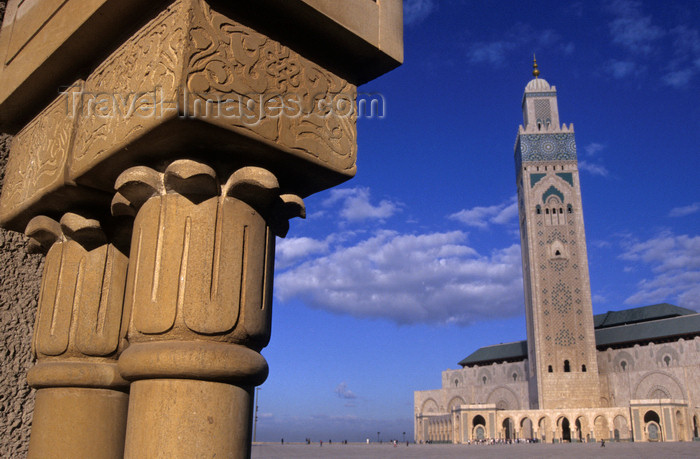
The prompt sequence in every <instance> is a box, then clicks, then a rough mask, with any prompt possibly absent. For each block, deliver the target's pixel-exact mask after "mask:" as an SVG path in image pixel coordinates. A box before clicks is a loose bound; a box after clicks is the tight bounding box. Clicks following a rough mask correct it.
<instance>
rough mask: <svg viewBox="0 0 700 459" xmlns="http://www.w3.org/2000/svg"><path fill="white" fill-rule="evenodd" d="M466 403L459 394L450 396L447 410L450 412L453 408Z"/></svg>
mask: <svg viewBox="0 0 700 459" xmlns="http://www.w3.org/2000/svg"><path fill="white" fill-rule="evenodd" d="M466 404H467V402H465V401H464V399H463V398H462V397H460V396H459V395H455V396H454V397H452V398H451V399H450V402H449V403H448V404H447V411H448V412H452V409H453V408H456V407H458V406H460V405H466Z"/></svg>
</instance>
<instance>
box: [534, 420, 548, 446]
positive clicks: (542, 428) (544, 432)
mask: <svg viewBox="0 0 700 459" xmlns="http://www.w3.org/2000/svg"><path fill="white" fill-rule="evenodd" d="M537 430H538V434H539V437H540V440H542V442H543V443H545V442H547V441H549V440H551V437H550V435H551V434H550V432H551V426H550V423H549V418H548V417H546V416H544V417H542V418H540V420H539V422H538V423H537Z"/></svg>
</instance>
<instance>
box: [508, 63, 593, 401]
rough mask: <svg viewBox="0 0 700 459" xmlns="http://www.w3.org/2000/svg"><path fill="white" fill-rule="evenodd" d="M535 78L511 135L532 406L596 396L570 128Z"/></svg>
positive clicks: (550, 92)
mask: <svg viewBox="0 0 700 459" xmlns="http://www.w3.org/2000/svg"><path fill="white" fill-rule="evenodd" d="M533 66H534V69H533V72H532V74H533V76H534V79H532V80H531V81H530V82H529V83H528V84H527V86H526V87H525V94H524V95H523V101H522V107H523V120H524V126H520V128H519V130H518V138H517V140H516V143H515V164H516V179H517V180H516V181H517V186H518V203H519V212H520V239H521V244H522V258H523V283H524V287H525V289H524V290H525V312H526V319H527V344H528V365H529V374H530V388H529V389H530V404H531V408H539V409H552V408H575V407H577V408H587V407H591V408H592V407H597V406H599V404H600V393H599V381H598V364H597V361H596V347H595V335H594V332H593V311H592V307H591V288H590V280H589V276H588V256H587V252H586V235H585V232H584V228H583V212H582V207H581V189H580V185H579V175H578V162H577V160H576V142H575V140H574V128H573V125H572V124H570V125H569V126H568V127H567V126H566V125H565V124H564V125H560V124H559V109H558V107H557V92H556V87H555V86H550V85H549V83H547V81H545V80H544V79H542V78H539V74H540V72H539V70H538V68H537V61H536V60H535V61H534V64H533Z"/></svg>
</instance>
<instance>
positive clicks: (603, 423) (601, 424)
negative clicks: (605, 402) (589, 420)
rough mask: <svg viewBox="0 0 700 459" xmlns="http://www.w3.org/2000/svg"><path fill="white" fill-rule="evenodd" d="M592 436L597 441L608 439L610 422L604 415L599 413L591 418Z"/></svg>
mask: <svg viewBox="0 0 700 459" xmlns="http://www.w3.org/2000/svg"><path fill="white" fill-rule="evenodd" d="M593 437H594V438H595V439H596V440H598V441H600V440H609V439H610V423H609V422H608V418H607V417H606V416H604V415H602V414H600V415H598V416H596V417H595V419H593Z"/></svg>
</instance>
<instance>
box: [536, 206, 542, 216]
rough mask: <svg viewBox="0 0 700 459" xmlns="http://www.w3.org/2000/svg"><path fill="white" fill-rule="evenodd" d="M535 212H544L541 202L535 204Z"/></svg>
mask: <svg viewBox="0 0 700 459" xmlns="http://www.w3.org/2000/svg"><path fill="white" fill-rule="evenodd" d="M535 213H536V214H537V215H539V214H541V213H542V207H540V205H539V204H538V205H536V206H535Z"/></svg>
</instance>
